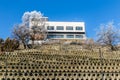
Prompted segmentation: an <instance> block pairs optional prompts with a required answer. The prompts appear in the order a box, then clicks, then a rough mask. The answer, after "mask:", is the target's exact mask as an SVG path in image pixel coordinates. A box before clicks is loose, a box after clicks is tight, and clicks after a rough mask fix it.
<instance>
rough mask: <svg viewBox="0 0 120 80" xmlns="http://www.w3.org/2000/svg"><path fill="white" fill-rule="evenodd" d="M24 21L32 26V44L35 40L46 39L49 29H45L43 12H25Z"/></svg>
mask: <svg viewBox="0 0 120 80" xmlns="http://www.w3.org/2000/svg"><path fill="white" fill-rule="evenodd" d="M22 21H23V23H25V24H26V25H28V24H29V25H28V26H29V28H30V39H31V40H32V44H34V40H44V39H45V38H46V36H47V34H46V33H47V31H46V29H45V21H46V20H45V19H44V18H43V15H42V13H41V12H37V11H32V12H25V13H24V15H23V17H22Z"/></svg>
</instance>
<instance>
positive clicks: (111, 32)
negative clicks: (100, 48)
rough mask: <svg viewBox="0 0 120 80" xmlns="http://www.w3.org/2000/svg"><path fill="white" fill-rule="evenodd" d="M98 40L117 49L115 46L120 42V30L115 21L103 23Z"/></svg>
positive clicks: (98, 33)
mask: <svg viewBox="0 0 120 80" xmlns="http://www.w3.org/2000/svg"><path fill="white" fill-rule="evenodd" d="M97 42H99V43H101V44H103V45H107V46H109V47H110V48H111V50H115V47H114V46H115V45H117V44H118V43H119V42H120V30H119V29H117V28H116V26H115V25H114V23H113V22H110V23H108V24H107V25H101V26H100V29H99V31H97Z"/></svg>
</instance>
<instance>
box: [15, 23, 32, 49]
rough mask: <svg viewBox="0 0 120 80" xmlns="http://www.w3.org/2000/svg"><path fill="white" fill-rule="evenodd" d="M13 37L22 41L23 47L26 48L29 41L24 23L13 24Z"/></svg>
mask: <svg viewBox="0 0 120 80" xmlns="http://www.w3.org/2000/svg"><path fill="white" fill-rule="evenodd" d="M13 37H14V38H15V39H17V40H19V41H20V42H22V43H23V45H24V48H27V43H28V41H29V37H30V35H29V28H28V27H26V25H25V24H18V25H15V26H14V29H13Z"/></svg>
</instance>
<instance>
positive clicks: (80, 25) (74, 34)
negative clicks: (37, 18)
mask: <svg viewBox="0 0 120 80" xmlns="http://www.w3.org/2000/svg"><path fill="white" fill-rule="evenodd" d="M43 20H44V22H45V26H44V28H45V29H46V31H47V39H86V32H85V23H84V22H57V21H49V20H48V18H47V17H45V18H43ZM30 26H32V24H31V23H30Z"/></svg>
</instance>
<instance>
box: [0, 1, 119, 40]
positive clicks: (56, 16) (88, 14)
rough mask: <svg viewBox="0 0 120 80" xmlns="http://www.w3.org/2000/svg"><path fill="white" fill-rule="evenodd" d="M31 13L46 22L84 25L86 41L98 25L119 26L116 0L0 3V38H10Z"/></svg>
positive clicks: (93, 33)
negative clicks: (24, 17)
mask: <svg viewBox="0 0 120 80" xmlns="http://www.w3.org/2000/svg"><path fill="white" fill-rule="evenodd" d="M33 10H37V11H41V12H42V13H43V14H44V16H47V17H49V20H50V21H84V22H85V24H86V31H87V36H88V37H89V38H94V37H95V29H97V28H98V27H99V25H100V24H101V23H107V22H109V21H112V20H114V21H115V22H116V23H120V0H0V37H2V38H4V39H5V38H6V37H9V36H11V30H12V28H13V25H14V24H17V23H21V17H22V15H23V13H24V12H26V11H33Z"/></svg>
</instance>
